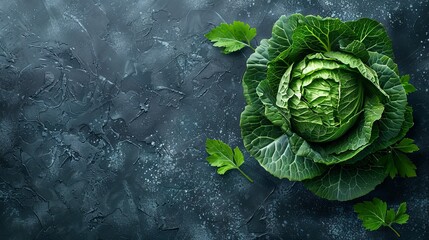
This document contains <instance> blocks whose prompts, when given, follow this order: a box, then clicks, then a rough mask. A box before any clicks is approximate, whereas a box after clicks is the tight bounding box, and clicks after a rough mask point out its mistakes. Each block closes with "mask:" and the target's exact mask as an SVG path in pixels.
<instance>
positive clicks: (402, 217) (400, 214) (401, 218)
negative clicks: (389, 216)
mask: <svg viewBox="0 0 429 240" xmlns="http://www.w3.org/2000/svg"><path fill="white" fill-rule="evenodd" d="M406 211H407V203H406V202H403V203H401V204H400V205H399V208H398V211H397V212H396V217H395V223H397V224H405V223H407V221H408V219H409V218H410V215H408V214H406V213H405V212H406Z"/></svg>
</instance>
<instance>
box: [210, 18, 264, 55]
mask: <svg viewBox="0 0 429 240" xmlns="http://www.w3.org/2000/svg"><path fill="white" fill-rule="evenodd" d="M204 36H205V37H206V38H207V39H209V40H210V41H212V42H213V43H214V44H213V45H214V46H215V47H223V48H224V50H223V53H225V54H229V53H232V52H235V51H238V50H240V49H242V48H244V47H249V48H251V49H253V51H254V50H255V48H254V47H252V45H251V44H250V41H252V39H253V38H254V37H255V36H256V28H251V27H250V26H249V24H246V23H244V22H240V21H234V22H233V23H231V24H227V23H221V24H220V25H219V26H217V27H215V28H213V29H212V30H211V31H210V32H209V33H207V34H206V35H204Z"/></svg>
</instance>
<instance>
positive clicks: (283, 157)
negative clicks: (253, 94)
mask: <svg viewBox="0 0 429 240" xmlns="http://www.w3.org/2000/svg"><path fill="white" fill-rule="evenodd" d="M260 112H261V109H258V108H257V107H255V106H253V105H248V106H246V108H245V110H244V111H243V113H242V114H241V120H240V127H241V135H242V137H243V142H244V146H245V147H246V149H247V150H248V151H249V152H250V154H252V156H253V157H255V158H256V160H258V162H259V163H260V165H261V166H262V167H263V168H265V170H267V171H268V172H269V173H271V174H272V175H274V176H276V177H278V178H288V179H289V180H292V181H301V180H304V179H310V178H313V177H316V176H319V175H320V174H322V173H323V172H324V170H325V168H326V166H324V165H323V164H317V163H314V162H313V161H312V160H310V159H306V158H303V157H299V156H296V155H294V154H293V152H292V151H291V148H290V145H289V140H288V137H287V136H286V135H285V134H284V133H283V131H282V130H281V129H280V128H279V127H277V126H274V125H273V124H272V123H271V122H270V121H269V120H268V119H266V118H265V117H264V116H263V115H262V114H261V113H260Z"/></svg>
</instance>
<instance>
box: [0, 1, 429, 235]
mask: <svg viewBox="0 0 429 240" xmlns="http://www.w3.org/2000/svg"><path fill="white" fill-rule="evenodd" d="M296 12H300V13H303V14H319V15H322V16H333V17H339V18H341V19H343V20H352V19H357V18H360V17H371V18H375V19H377V20H379V21H381V22H382V23H383V24H384V25H385V26H386V28H387V30H388V32H389V35H390V36H391V37H392V38H393V45H394V50H395V55H396V58H397V59H396V60H397V62H398V64H399V66H400V70H401V72H402V73H404V74H405V73H409V74H411V76H412V82H413V84H415V85H416V87H417V89H418V92H416V93H414V94H412V95H411V96H410V103H411V105H412V106H413V107H414V109H415V123H416V124H415V127H414V128H413V130H412V131H411V133H410V136H411V137H413V138H415V139H416V142H417V144H419V145H420V147H421V149H422V150H421V151H420V152H419V153H417V154H414V155H412V158H413V159H414V160H415V163H416V165H417V166H418V177H417V178H413V179H395V180H387V181H385V182H384V183H383V184H382V185H380V186H379V187H377V188H376V190H375V191H374V192H372V193H371V194H370V195H368V196H366V197H364V198H361V199H359V200H358V201H362V200H368V199H371V198H372V197H374V196H377V197H380V198H382V199H384V200H387V201H388V202H389V203H390V205H392V206H397V205H398V204H399V203H400V202H402V201H406V202H407V203H408V206H409V214H410V215H411V218H410V221H409V224H407V225H403V226H399V227H398V231H399V232H400V233H401V234H402V237H401V239H404V240H407V239H413V240H419V239H428V236H429V232H428V231H429V229H428V228H429V224H428V220H427V219H428V216H429V207H428V206H429V200H428V195H427V193H428V190H429V189H428V188H429V187H428V186H429V158H428V156H429V148H428V146H429V130H428V127H427V126H428V124H429V120H428V119H429V92H428V91H429V90H428V88H429V82H428V79H429V78H428V71H429V15H428V14H427V13H428V12H429V4H428V1H426V0H423V1H409V0H405V1H402V0H401V1H399V0H398V1H375V0H374V1H359V0H347V1H346V0H339V1H328V0H320V1H316V0H305V1H292V0H288V1H280V0H263V1H262V0H261V1H256V0H250V1H245V0H237V1H233V0H174V1H173V0H158V1H154V0H140V1H138V0H117V1H113V0H111V1H107V0H106V1H104V0H81V1H77V0H70V1H68V0H37V1H26V0H14V1H7V0H1V1H0V239H184V240H185V239H186V240H187V239H203V240H204V239H340V240H341V239H393V238H394V235H393V233H392V232H390V231H389V230H381V231H377V232H366V231H365V230H364V229H363V228H362V226H361V223H360V221H359V220H358V219H357V217H356V215H355V213H353V209H352V205H353V204H354V203H356V202H357V201H351V202H345V203H340V202H330V201H326V200H322V199H319V198H318V197H316V196H314V195H313V194H311V193H310V192H308V191H307V190H305V189H304V187H303V186H302V185H301V184H300V183H295V184H294V183H292V182H289V181H287V180H278V179H276V178H274V177H272V176H270V175H269V174H268V173H266V172H265V171H264V170H263V169H262V168H261V167H259V165H258V164H257V163H256V161H255V160H254V159H252V158H250V157H249V155H248V154H246V155H245V156H246V163H245V164H244V165H243V168H244V170H245V171H246V172H247V173H248V174H249V175H250V176H251V177H252V178H253V179H254V180H255V183H254V184H250V183H249V182H247V180H246V179H245V178H243V177H242V176H240V175H239V174H238V173H237V172H230V173H228V174H226V175H225V176H219V175H217V174H216V173H215V169H214V168H212V167H210V166H208V164H207V163H206V161H205V157H206V154H205V150H204V142H205V139H206V138H207V137H209V138H218V139H222V140H223V141H225V142H227V143H229V144H230V145H232V146H239V147H241V148H242V149H243V146H242V141H241V138H240V128H239V116H240V113H241V111H242V110H243V108H244V104H245V103H244V99H243V95H242V87H241V76H242V74H243V72H244V70H245V61H246V59H247V57H248V56H249V55H250V54H251V52H250V50H244V51H242V52H239V53H237V54H232V55H228V56H226V55H223V54H221V52H220V51H219V49H216V48H214V47H213V46H212V45H211V44H210V43H209V42H208V41H207V40H205V39H204V37H203V34H204V33H206V32H207V31H208V30H209V29H210V28H212V27H213V26H215V25H217V24H219V23H220V22H222V21H226V22H232V21H233V20H241V21H245V22H247V23H249V24H250V25H252V26H254V27H256V28H257V29H258V36H257V41H260V40H261V39H263V38H268V37H270V34H271V26H272V25H273V23H274V21H275V20H276V19H277V18H278V17H279V16H280V15H282V14H286V15H287V14H292V13H296Z"/></svg>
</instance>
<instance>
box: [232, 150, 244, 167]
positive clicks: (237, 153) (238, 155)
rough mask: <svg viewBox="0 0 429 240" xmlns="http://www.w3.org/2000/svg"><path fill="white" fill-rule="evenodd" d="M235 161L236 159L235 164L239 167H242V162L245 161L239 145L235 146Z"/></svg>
mask: <svg viewBox="0 0 429 240" xmlns="http://www.w3.org/2000/svg"><path fill="white" fill-rule="evenodd" d="M234 161H235V164H237V166H238V167H240V166H241V164H243V163H244V156H243V153H242V152H241V151H240V149H239V148H238V147H235V148H234Z"/></svg>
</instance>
